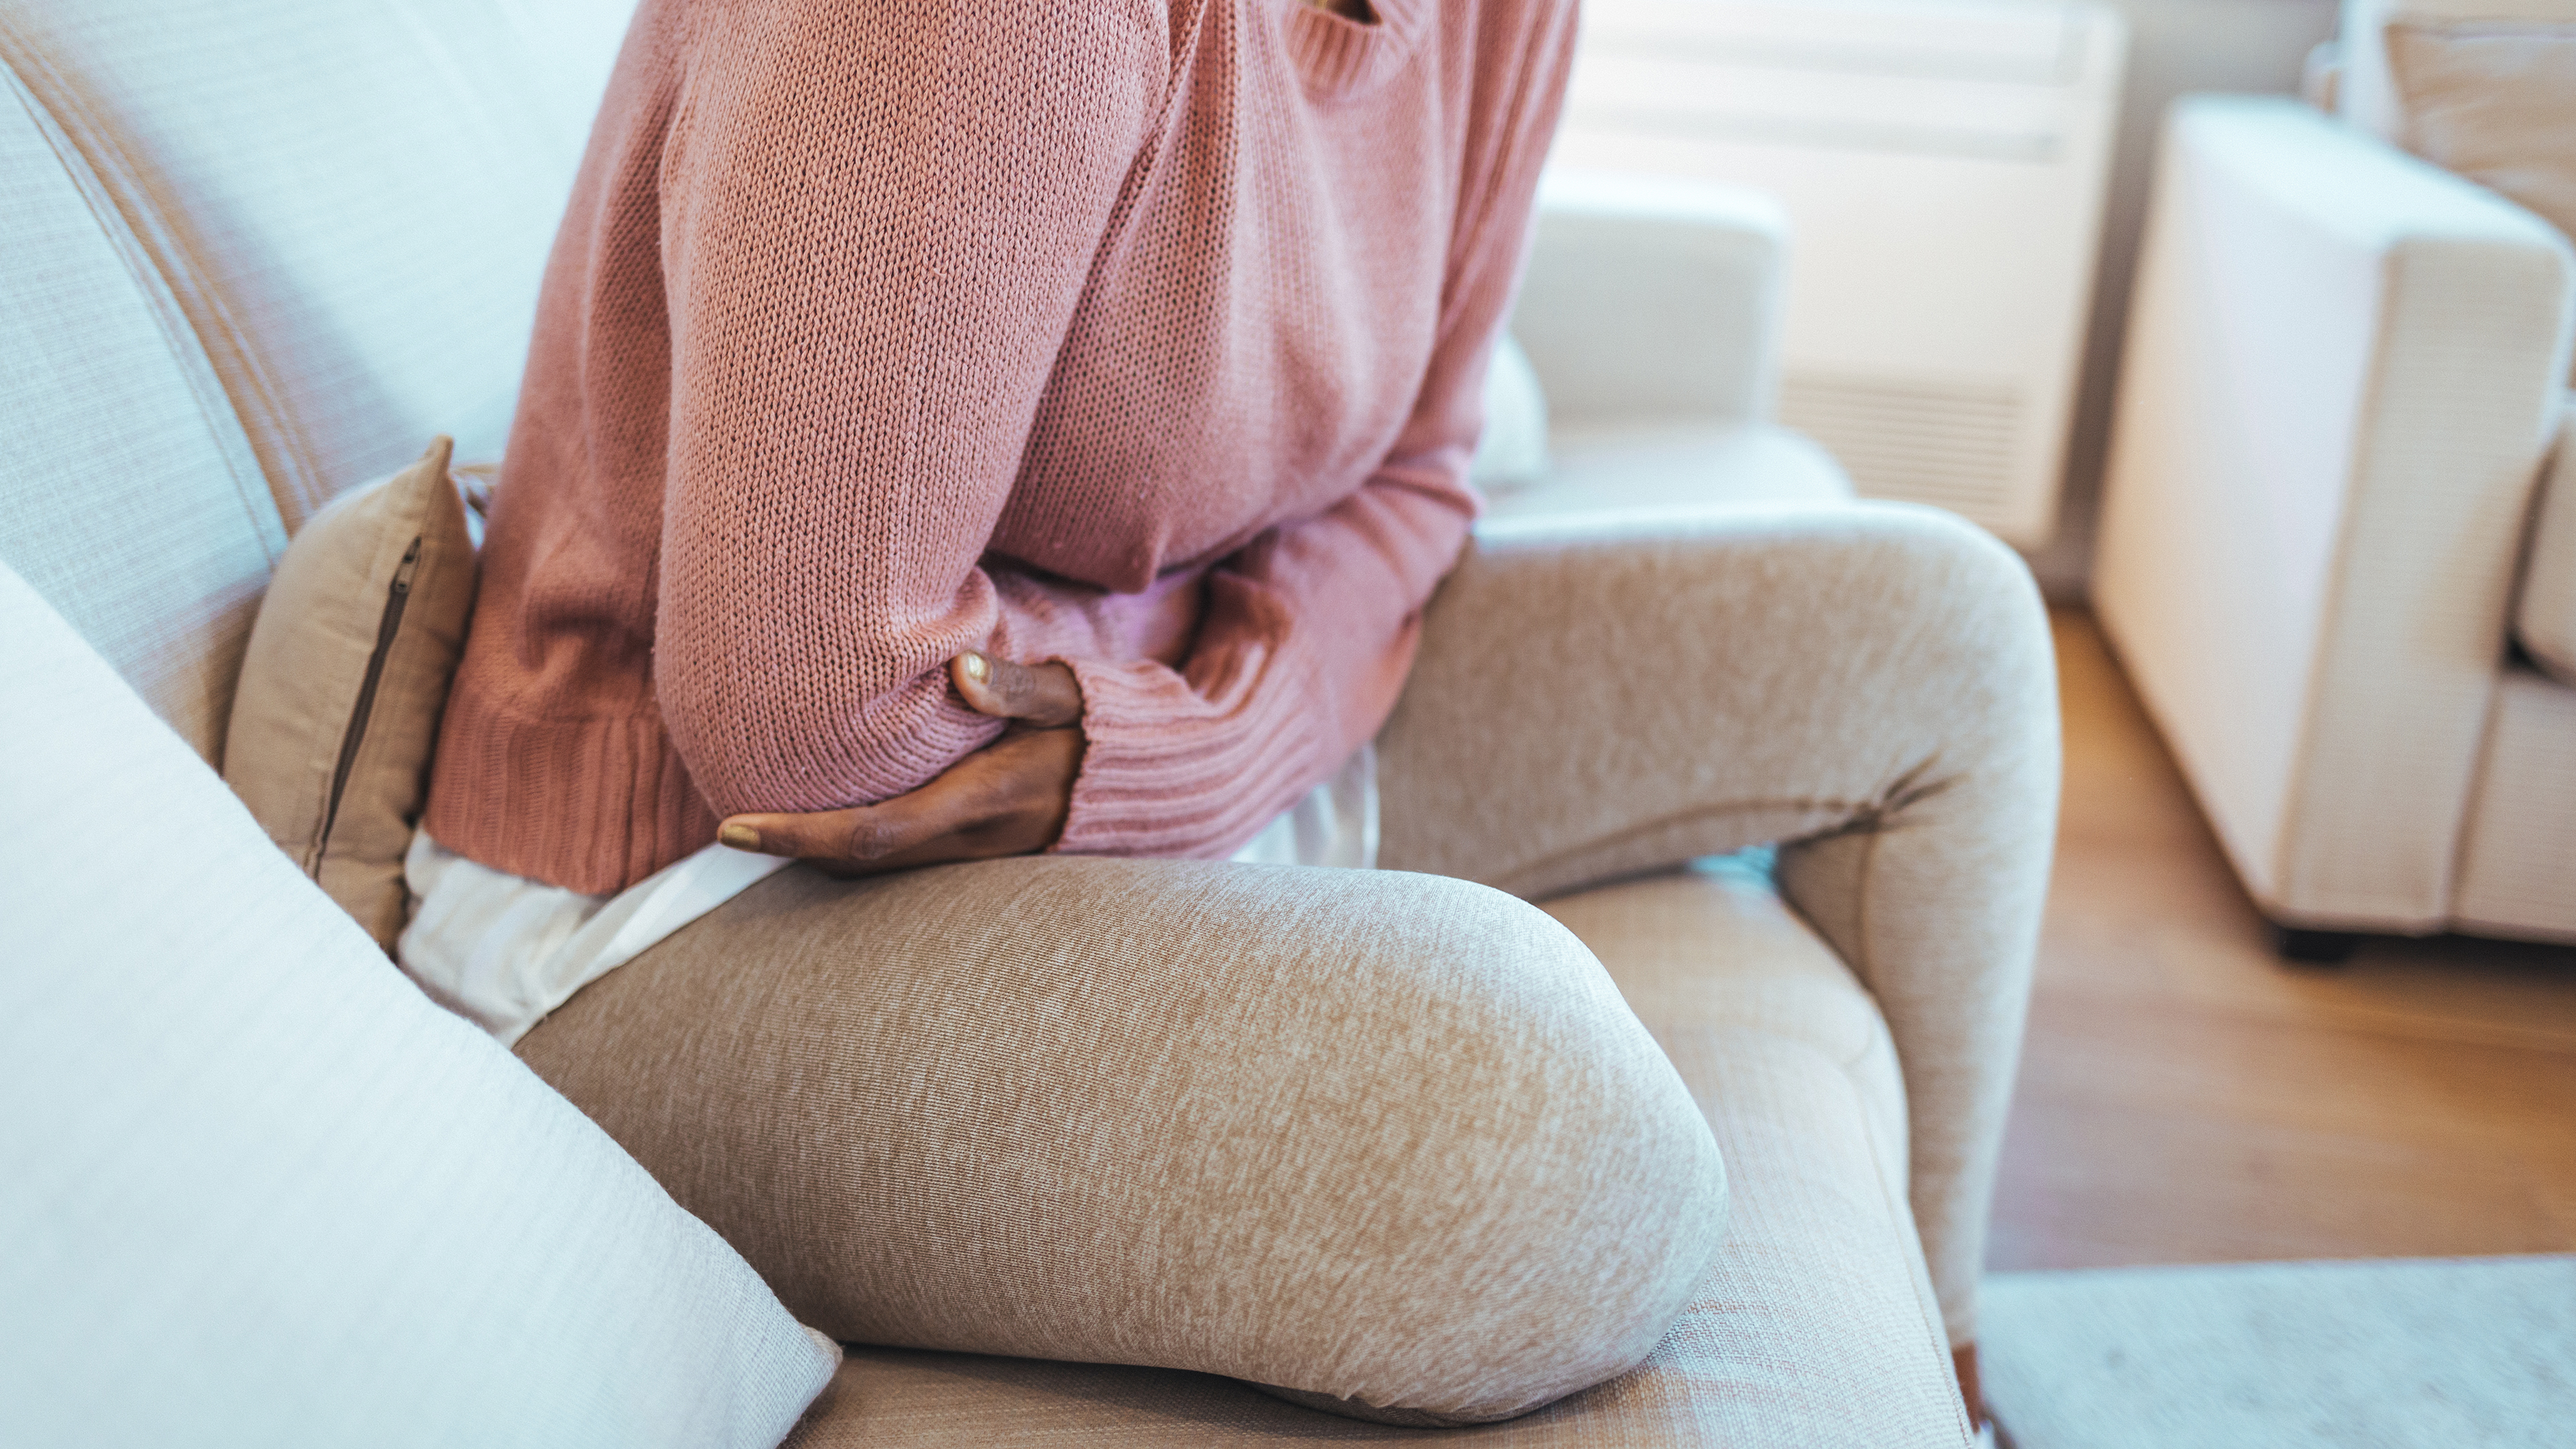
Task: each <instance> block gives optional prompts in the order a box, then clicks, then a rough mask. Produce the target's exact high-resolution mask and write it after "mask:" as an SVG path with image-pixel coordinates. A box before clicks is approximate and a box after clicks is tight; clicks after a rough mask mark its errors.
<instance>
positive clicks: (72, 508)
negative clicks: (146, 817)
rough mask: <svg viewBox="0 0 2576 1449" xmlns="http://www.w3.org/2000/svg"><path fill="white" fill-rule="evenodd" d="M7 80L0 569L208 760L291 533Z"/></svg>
mask: <svg viewBox="0 0 2576 1449" xmlns="http://www.w3.org/2000/svg"><path fill="white" fill-rule="evenodd" d="M0 84H5V86H6V89H5V92H0V193H4V194H5V195H6V196H7V197H8V203H7V204H6V205H5V206H0V438H5V439H6V440H7V446H6V451H5V454H4V455H0V563H5V564H7V565H8V566H10V567H12V568H14V569H16V570H17V571H18V572H19V573H20V574H21V575H23V576H24V577H25V578H26V579H27V581H28V582H29V583H32V584H33V585H35V587H36V589H37V591H38V592H39V593H42V594H43V595H44V596H45V597H46V598H47V599H48V600H50V601H51V602H52V603H53V605H54V607H55V608H56V609H58V610H60V611H61V612H62V614H63V615H64V617H66V618H68V619H70V620H71V621H72V623H73V625H74V626H75V627H76V628H78V629H79V630H80V632H81V634H82V635H83V636H84V637H86V638H87V639H88V640H89V641H90V643H91V645H92V646H93V647H95V648H96V649H97V650H98V651H99V652H100V653H101V654H102V655H104V656H106V658H107V660H108V662H109V663H111V664H113V665H115V666H116V669H117V671H118V672H119V673H121V674H123V675H124V676H125V678H126V681H127V682H128V683H129V684H131V685H133V686H134V688H135V689H136V690H137V691H139V692H140V693H141V694H142V695H143V697H144V698H145V699H146V700H147V701H149V702H150V703H151V705H152V707H153V709H154V710H156V711H158V712H159V713H160V715H161V717H162V718H163V719H165V720H167V721H169V723H170V726H171V727H172V728H173V729H176V730H177V731H178V732H179V734H180V737H181V738H183V739H185V740H186V741H187V742H188V743H189V745H190V746H191V747H193V748H194V749H195V750H196V751H197V753H198V754H200V755H202V756H204V757H206V758H207V759H210V760H211V759H215V758H217V757H219V755H220V753H221V751H222V748H223V736H224V722H225V720H226V719H227V718H229V716H230V715H231V712H232V688H233V675H234V671H235V670H237V669H238V668H239V667H240V665H241V658H242V649H243V646H244V644H245V643H246V642H247V641H248V640H249V637H250V627H251V617H252V615H253V613H254V612H256V611H257V609H258V607H259V593H260V589H261V587H262V586H263V585H265V584H266V582H267V580H268V570H269V565H270V563H271V562H272V561H274V560H275V559H276V558H277V556H278V555H279V554H281V553H283V552H284V551H285V549H286V529H285V527H284V525H283V524H282V523H281V522H280V521H279V519H278V514H277V508H276V506H275V505H274V504H273V503H271V502H270V500H269V491H268V483H267V480H266V479H264V478H263V477H262V476H261V474H260V470H259V463H258V461H257V459H255V458H254V457H253V456H252V454H251V450H250V444H249V441H248V440H247V439H246V438H244V437H243V435H242V431H241V429H240V427H239V426H237V425H236V424H235V423H234V421H233V415H232V410H231V408H230V407H229V406H228V405H227V404H226V403H225V401H224V391H223V387H222V385H221V384H220V383H219V382H218V381H217V380H216V377H215V373H214V370H213V368H211V367H210V366H209V365H208V364H207V362H206V358H205V354H204V353H203V352H201V351H199V350H198V347H197V344H196V341H195V339H194V338H192V337H191V336H190V335H189V333H188V324H187V320H186V319H185V318H184V317H183V316H181V315H180V312H179V310H178V307H177V306H176V304H175V303H174V302H173V301H172V299H171V296H170V293H169V291H168V289H167V288H165V287H163V286H162V285H161V281H160V279H159V277H158V276H157V275H155V273H154V272H153V270H152V265H151V261H150V259H149V258H148V257H147V256H145V255H144V253H143V251H142V249H141V247H140V246H139V244H137V243H136V242H135V240H134V238H133V236H132V235H131V233H129V232H128V231H127V230H126V228H125V225H124V222H123V221H122V220H121V219H120V218H119V217H118V215H117V212H116V209H115V207H114V206H113V205H111V204H110V203H109V201H108V198H107V196H106V195H105V193H103V192H102V191H100V190H99V189H98V188H97V186H96V185H95V184H94V182H93V180H92V178H91V177H90V176H89V174H88V172H87V170H86V168H85V167H83V166H82V164H81V162H80V160H79V157H78V156H77V154H75V153H73V152H72V150H71V146H70V143H69V141H68V140H67V139H66V138H65V137H64V136H63V134H62V133H61V131H60V130H59V129H57V128H55V127H54V126H53V125H52V124H51V123H50V122H49V121H48V120H47V118H46V117H45V115H44V113H43V112H42V111H40V110H38V109H37V108H36V107H35V105H34V103H33V101H32V100H31V99H30V98H29V96H28V95H27V93H26V92H25V90H24V89H23V88H22V87H20V86H19V85H18V83H17V80H16V78H15V77H14V76H5V77H0Z"/></svg>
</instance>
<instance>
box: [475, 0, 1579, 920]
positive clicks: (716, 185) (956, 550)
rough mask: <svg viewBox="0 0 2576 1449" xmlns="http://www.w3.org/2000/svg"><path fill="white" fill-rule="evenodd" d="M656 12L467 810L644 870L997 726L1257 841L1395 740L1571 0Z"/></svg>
mask: <svg viewBox="0 0 2576 1449" xmlns="http://www.w3.org/2000/svg"><path fill="white" fill-rule="evenodd" d="M1373 3H1374V6H1375V9H1376V11H1377V15H1378V21H1377V23H1375V24H1372V25H1361V24H1357V23H1354V22H1352V21H1349V20H1345V19H1342V18H1340V17H1338V16H1335V15H1332V14H1329V13H1327V12H1325V11H1322V10H1318V9H1314V8H1310V7H1309V6H1307V5H1305V4H1302V3H1300V0H864V3H863V0H645V4H644V5H643V7H642V9H641V11H640V12H639V13H638V15H637V16H636V18H635V21H634V25H633V29H632V30H631V31H630V33H629V34H628V37H627V40H626V45H625V49H624V52H623V53H622V55H621V56H620V58H619V61H618V64H617V69H616V73H615V75H614V77H613V79H612V80H611V81H610V84H609V90H608V97H607V101H606V103H605V105H604V107H603V108H602V110H601V113H600V117H599V122H598V127H597V129H596V131H595V132H594V133H593V135H592V137H591V142H590V149H589V153H588V155H587V157H586V159H585V160H584V162H583V166H582V171H581V177H580V181H579V184H578V186H577V187H576V189H575V191H574V194H573V199H572V206H571V211H570V213H569V214H568V215H567V216H566V217H565V219H564V224H563V230H562V233H561V235H560V236H559V238H558V239H557V241H556V244H555V250H554V254H553V257H552V259H551V261H550V262H549V264H548V268H547V273H546V278H545V286H544V293H543V298H542V301H541V303H540V307H539V311H538V317H537V327H536V336H535V341H534V345H533V348H532V351H531V353H530V355H529V361H528V371H527V378H526V383H525V387H524V390H523V393H522V396H521V400H520V406H519V415H518V419H517V424H516V426H515V428H514V429H513V431H512V433H511V440H510V449H509V455H508V459H507V461H506V462H505V464H504V466H503V471H502V484H501V487H500V489H499V492H498V503H497V508H496V512H495V516H494V518H493V520H492V530H491V536H490V541H489V545H488V547H487V549H486V552H485V554H484V564H483V582H482V595H481V600H480V603H479V605H478V609H477V613H476V616H475V620H474V628H473V635H472V638H471V639H470V641H469V642H468V644H467V647H466V654H465V661H464V665H463V667H462V669H461V671H460V673H459V675H458V678H457V683H456V688H455V690H454V692H453V694H452V696H451V701H450V704H449V706H448V711H447V718H446V724H445V732H444V734H443V735H442V738H441V742H440V746H439V752H438V763H437V770H436V777H435V780H434V782H433V786H432V791H431V798H430V805H429V814H428V819H427V821H426V824H427V827H428V829H429V831H430V833H431V834H433V835H434V836H436V837H437V838H438V839H439V840H440V841H441V842H442V843H444V844H446V845H448V846H449V847H451V848H453V849H455V850H457V851H460V852H462V853H463V854H465V855H467V856H470V857H472V858H473V859H476V860H479V861H481V862H483V863H485V864H487V865H491V866H495V867H498V868H500V869H503V870H507V871H511V872H514V873H516V874H519V875H524V876H529V877H533V878H535V879H537V880H540V881H545V882H548V883H551V884H555V885H561V886H568V887H571V888H572V889H574V890H578V891H586V892H600V891H609V890H615V889H619V888H622V887H624V886H626V885H628V884H630V883H632V882H634V881H636V880H639V879H641V878H643V877H644V876H645V875H647V874H649V873H651V872H652V871H654V870H656V869H659V868H660V867H662V866H664V865H666V864H668V863H670V862H671V861H673V860H675V859H678V858H679V857H680V856H682V855H685V854H687V853H688V852H690V851H692V850H694V849H696V848H698V847H700V846H702V845H704V844H706V843H707V842H708V841H710V840H711V839H713V838H714V831H715V825H716V822H717V819H718V818H719V816H720V815H722V814H725V813H731V812H735V811H743V810H814V809H825V808H831V807H836V806H842V805H848V804H853V803H861V802H870V801H877V800H883V799H885V798H887V797H889V796H892V795H896V794H900V793H902V792H903V791H906V790H910V789H912V788H914V787H916V786H918V785H920V784H922V783H923V782H924V781H927V780H929V779H930V778H931V777H933V776H935V775H937V774H938V773H939V772H940V771H942V770H943V769H945V768H947V767H948V766H949V765H950V764H951V763H952V762H954V761H955V760H957V759H958V758H959V757H960V756H962V755H964V754H966V753H968V752H969V751H972V750H974V749H976V748H978V747H979V746H981V745H983V744H985V743H987V742H988V741H990V740H991V739H992V738H993V736H994V735H995V734H996V733H997V732H998V731H999V730H1000V728H1001V726H1000V724H999V723H998V722H996V721H993V720H990V719H986V718H984V717H982V716H980V715H977V714H975V713H973V712H972V711H970V710H968V709H967V708H966V707H965V706H964V704H963V703H962V702H961V701H960V700H959V699H958V698H957V697H956V696H955V694H954V693H953V692H952V691H951V690H950V688H949V686H948V683H947V678H946V674H945V672H944V665H945V664H946V662H947V660H948V659H949V658H950V657H951V656H952V655H954V654H956V653H957V652H958V651H959V650H961V649H966V648H969V647H973V648H980V649H986V650H990V651H992V652H994V653H996V654H999V655H1001V656H1004V657H1007V658H1013V659H1020V660H1025V661H1037V660H1043V659H1051V658H1058V659H1063V660H1065V661H1066V662H1068V663H1069V664H1071V665H1072V666H1073V668H1074V671H1075V673H1076V674H1077V675H1078V676H1079V678H1080V680H1081V684H1082V693H1083V702H1084V703H1083V708H1084V714H1083V727H1084V729H1085V731H1086V733H1087V735H1088V738H1089V746H1088V750H1087V752H1086V754H1085V755H1084V758H1083V764H1082V771H1081V777H1080V779H1079V780H1078V781H1077V782H1076V784H1075V786H1074V794H1073V802H1072V813H1071V816H1070V819H1069V821H1068V823H1067V825H1066V827H1065V832H1064V837H1063V839H1062V841H1061V842H1060V843H1059V845H1058V847H1057V848H1058V849H1061V850H1066V851H1083V852H1093V853H1105V854H1120V855H1197V856H1219V855H1223V854H1226V853H1228V852H1230V851H1231V850H1233V849H1234V848H1235V847H1236V846H1238V845H1239V844H1240V843H1241V842H1242V841H1244V840H1245V839H1247V838H1248V837H1249V836H1251V835H1252V833H1253V832H1254V831H1256V830H1257V829H1259V827H1260V826H1261V825H1262V824H1263V822H1265V821H1267V820H1268V819H1269V818H1270V817H1272V816H1273V815H1275V814H1277V813H1278V812H1279V811H1280V810H1281V809H1283V808H1285V807H1286V806H1287V805H1288V804H1290V803H1291V802H1292V801H1294V800H1295V799H1296V798H1297V797H1298V796H1299V795H1300V794H1301V793H1303V792H1304V791H1306V790H1307V789H1309V788H1311V787H1312V786H1313V785H1314V784H1315V783H1316V782H1317V781H1319V780H1321V779H1322V778H1324V777H1325V776H1326V775H1328V774H1330V773H1331V771H1332V770H1333V769H1334V768H1335V766H1337V765H1338V764H1339V763H1340V761H1341V760H1342V759H1343V758H1345V757H1346V756H1347V755H1348V754H1349V753H1350V752H1351V751H1352V750H1353V749H1355V748H1357V747H1358V745H1359V744H1360V743H1361V742H1362V741H1364V740H1366V739H1368V738H1369V736H1370V735H1371V734H1373V733H1374V732H1375V731H1376V729H1377V728H1378V726H1379V724H1380V723H1381V722H1383V720H1384V719H1385V716H1386V714H1387V712H1388V710H1389V709H1390V708H1391V707H1392V706H1393V704H1394V701H1395V696H1396V692H1397V690H1398V688H1399V687H1400V686H1401V684H1402V682H1403V679H1404V674H1405V670H1406V667H1407V666H1408V664H1409V663H1410V662H1411V658H1412V651H1413V645H1414V639H1415V633H1416V627H1417V620H1418V616H1419V612H1420V610H1421V607H1422V605H1423V602H1424V601H1425V600H1426V599H1427V598H1429V596H1430V594H1431V590H1432V588H1433V586H1434V585H1435V584H1436V583H1437V582H1438V580H1439V578H1440V575H1441V574H1442V573H1443V572H1444V571H1445V570H1446V569H1447V568H1448V567H1449V566H1450V564H1451V563H1453V562H1454V561H1455V560H1456V558H1457V555H1458V550H1459V548H1460V547H1461V545H1462V543H1463V541H1464V538H1465V536H1466V531H1467V526H1468V523H1469V521H1470V520H1471V519H1472V517H1473V516H1474V513H1475V509H1476V503H1475V497H1474V494H1473V493H1472V492H1471V491H1470V490H1469V488H1468V485H1467V481H1466V470H1467V462H1468V457H1469V455H1470V453H1471V452H1472V450H1473V447H1474V444H1475V440H1476V435H1477V431H1478V427H1479V424H1480V415H1479V394H1480V383H1481V378H1482V375H1483V371H1484V367H1485V361H1486V358H1487V355H1488V353H1489V352H1490V350H1491V348H1492V346H1493V342H1494V339H1495V336H1496V334H1497V332H1498V330H1499V328H1500V326H1501V322H1502V319H1503V316H1504V314H1505V311H1506V309H1507V306H1508V303H1509V300H1510V292H1511V287H1512V283H1513V278H1514V274H1515V270H1516V268H1517V266H1518V262H1519V258H1520V254H1521V249H1522V246H1523V243H1524V239H1525V237H1526V234H1527V231H1528V224H1529V210H1530V204H1531V196H1532V192H1533V190H1534V187H1535V184H1536V178H1537V173H1538V167H1539V162H1540V159H1541V157H1542V154H1543V153H1544V152H1545V150H1546V147H1547V142H1548V138H1549V134H1550V132H1551V130H1552V128H1553V126H1554V123H1555V119H1556V113H1557V109H1558V104H1559V100H1560V98H1561V95H1562V92H1563V87H1564V77H1565V69H1566V63H1567V60H1568V58H1569V55H1570V51H1571V46H1572V42H1573V28H1574V5H1573V0H1373Z"/></svg>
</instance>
